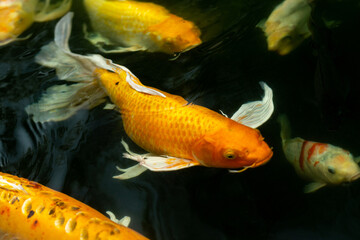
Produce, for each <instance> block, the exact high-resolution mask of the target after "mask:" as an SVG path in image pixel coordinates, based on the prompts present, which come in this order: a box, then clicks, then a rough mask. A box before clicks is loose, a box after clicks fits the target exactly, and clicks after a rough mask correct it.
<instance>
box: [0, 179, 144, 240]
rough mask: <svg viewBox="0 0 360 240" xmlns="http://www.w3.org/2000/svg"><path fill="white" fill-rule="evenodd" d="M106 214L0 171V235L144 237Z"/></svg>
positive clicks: (25, 239)
mask: <svg viewBox="0 0 360 240" xmlns="http://www.w3.org/2000/svg"><path fill="white" fill-rule="evenodd" d="M108 214H109V215H110V216H111V220H110V219H109V218H107V217H105V216H104V215H102V214H101V213H99V212H98V211H96V210H95V209H93V208H91V207H89V206H87V205H86V204H84V203H81V202H79V201H77V200H75V199H73V198H71V197H69V196H67V195H65V194H63V193H60V192H57V191H55V190H52V189H50V188H47V187H45V186H43V185H41V184H39V183H36V182H32V181H29V180H27V179H25V178H19V177H16V176H13V175H10V174H6V173H1V172H0V239H12V240H14V239H16V240H64V239H67V240H72V239H73V240H75V239H77V240H78V239H82V240H91V239H93V240H95V239H107V240H111V239H113V240H115V239H117V240H121V239H122V240H146V239H147V238H146V237H144V236H142V235H140V234H139V233H137V232H135V231H134V230H131V229H130V228H127V227H126V226H124V225H125V224H124V222H121V220H117V219H116V218H114V215H113V214H112V213H110V212H108ZM127 219H128V217H126V218H125V219H124V220H125V222H126V221H127V222H128V220H127Z"/></svg>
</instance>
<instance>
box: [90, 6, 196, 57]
mask: <svg viewBox="0 0 360 240" xmlns="http://www.w3.org/2000/svg"><path fill="white" fill-rule="evenodd" d="M84 5H85V8H86V10H87V12H88V15H89V17H90V21H91V26H92V28H93V29H94V30H95V31H96V32H97V33H93V34H88V33H85V37H86V38H87V39H88V40H89V41H90V42H91V43H93V44H94V45H95V46H97V47H99V49H100V50H101V51H103V52H107V53H111V52H126V51H139V50H146V51H149V52H156V51H159V52H164V53H168V54H173V53H178V52H184V51H188V50H190V49H192V48H194V47H195V46H197V45H199V44H200V43H201V40H200V30H199V29H198V28H197V27H196V26H195V24H194V23H192V22H190V21H187V20H184V19H183V18H181V17H178V16H176V15H174V14H171V13H170V12H169V11H168V10H167V9H165V8H164V7H162V6H159V5H156V4H154V3H150V2H137V1H125V0H119V1H112V0H84ZM85 32H86V30H85ZM104 43H105V44H107V45H115V46H116V45H117V46H119V45H122V46H121V47H114V48H113V49H112V50H105V49H104V48H103V47H102V45H103V44H104Z"/></svg>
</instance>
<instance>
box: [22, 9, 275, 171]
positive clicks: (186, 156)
mask: <svg viewBox="0 0 360 240" xmlns="http://www.w3.org/2000/svg"><path fill="white" fill-rule="evenodd" d="M71 18H72V14H70V13H69V14H67V15H66V16H65V17H63V18H62V19H61V20H60V21H59V23H58V24H57V26H56V28H55V42H52V43H50V44H48V45H47V46H45V47H43V48H42V50H41V52H40V53H39V54H38V55H37V57H36V61H37V62H38V63H40V64H41V65H44V66H47V67H53V68H56V71H57V75H58V77H59V78H60V79H63V80H67V81H71V82H76V84H72V85H56V86H53V87H51V88H49V89H48V90H47V91H46V93H45V95H44V96H43V97H42V98H41V99H40V101H39V103H35V104H32V105H30V106H28V107H27V108H26V111H27V112H28V114H30V115H33V119H34V120H35V121H38V122H46V121H59V120H63V119H66V118H69V117H70V116H71V115H73V114H75V112H76V111H77V110H79V109H81V108H88V109H90V108H93V107H95V106H97V105H99V104H100V103H103V102H104V101H105V98H106V97H107V96H108V97H109V98H110V99H111V101H112V102H113V103H114V104H115V106H116V108H117V109H118V110H119V111H120V113H121V117H122V121H123V125H124V129H125V131H126V133H127V135H128V136H129V137H130V138H131V139H132V140H133V141H134V142H135V143H136V144H138V145H139V146H141V147H142V148H143V149H145V150H147V151H149V152H150V153H151V154H152V155H151V156H150V155H137V154H134V153H131V152H130V150H128V149H127V150H128V153H129V154H127V155H126V157H128V158H131V159H134V160H136V161H138V162H140V163H139V164H138V165H136V166H135V167H132V168H129V169H127V171H126V173H125V175H123V176H122V177H123V178H126V177H133V176H135V175H138V174H140V173H141V172H143V171H145V170H146V168H148V169H151V170H153V171H169V170H177V169H182V168H186V167H191V166H196V165H202V166H207V167H217V168H241V167H244V168H252V167H257V166H259V165H261V164H264V163H265V162H267V161H268V160H269V159H270V158H271V157H272V154H273V153H272V151H271V149H270V148H269V147H268V145H267V144H266V143H265V142H264V140H263V139H264V138H263V137H262V136H261V134H260V132H259V131H258V130H256V129H253V128H251V127H248V126H245V125H243V124H244V123H247V124H248V125H250V126H253V127H256V126H259V125H261V124H262V123H264V122H265V121H266V120H267V119H268V118H269V117H270V115H271V113H272V112H273V110H274V107H273V102H272V90H271V89H270V88H269V87H268V86H267V85H266V84H263V88H264V89H265V96H264V98H263V100H262V101H255V102H250V103H247V104H244V105H243V106H242V107H241V108H240V109H239V111H238V112H237V113H235V114H234V116H233V119H235V121H234V120H232V119H230V118H227V117H225V116H222V115H221V114H219V113H216V112H214V111H211V110H210V109H207V108H204V107H201V106H198V105H195V104H191V103H189V102H187V101H186V100H185V99H183V98H182V97H180V96H176V95H172V94H169V93H166V92H163V91H161V90H158V89H155V88H152V87H147V86H144V85H143V84H141V82H140V81H139V79H138V78H136V77H135V75H134V74H133V73H131V72H130V70H128V69H127V68H125V67H123V66H120V65H117V64H114V63H112V62H111V61H110V60H109V59H105V58H103V57H102V56H100V55H87V56H83V55H79V54H75V53H72V52H71V51H70V49H69V46H68V42H67V41H68V38H69V36H70V31H71ZM236 121H239V122H241V123H243V124H240V123H238V122H236ZM124 145H125V146H126V144H124ZM130 173H131V174H130Z"/></svg>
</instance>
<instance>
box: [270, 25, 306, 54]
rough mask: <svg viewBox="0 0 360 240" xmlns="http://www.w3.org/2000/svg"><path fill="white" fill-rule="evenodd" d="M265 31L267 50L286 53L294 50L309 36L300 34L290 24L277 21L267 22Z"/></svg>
mask: <svg viewBox="0 0 360 240" xmlns="http://www.w3.org/2000/svg"><path fill="white" fill-rule="evenodd" d="M265 33H266V35H267V43H268V49H269V51H275V52H277V53H278V54H280V55H286V54H288V53H290V52H291V51H292V50H294V49H295V48H296V47H298V46H299V45H300V43H302V42H303V41H304V39H305V38H307V37H308V36H309V34H308V33H306V34H301V33H299V32H298V31H296V29H295V28H294V27H292V26H281V24H280V23H279V22H267V23H266V28H265Z"/></svg>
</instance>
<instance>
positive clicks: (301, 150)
mask: <svg viewBox="0 0 360 240" xmlns="http://www.w3.org/2000/svg"><path fill="white" fill-rule="evenodd" d="M278 120H279V122H280V125H281V133H280V135H281V139H282V146H283V150H284V153H285V157H286V158H287V160H288V161H289V162H290V163H291V164H292V165H293V166H294V168H295V170H296V172H297V174H298V175H299V176H301V177H303V178H305V179H308V180H310V181H313V182H312V183H310V184H308V185H307V186H305V189H304V192H306V193H309V192H314V191H316V190H318V189H319V188H322V187H324V186H326V185H338V184H341V183H344V182H352V181H354V180H356V179H358V178H359V177H360V168H359V166H358V164H357V163H356V161H357V160H360V159H359V158H357V159H356V160H354V158H353V156H352V155H351V154H350V153H349V152H348V151H346V150H344V149H342V148H340V147H336V146H333V145H331V144H327V143H319V142H312V141H307V140H304V139H302V138H299V137H297V138H292V139H290V124H289V121H288V119H287V117H286V116H285V115H281V116H280V117H279V119H278Z"/></svg>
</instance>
